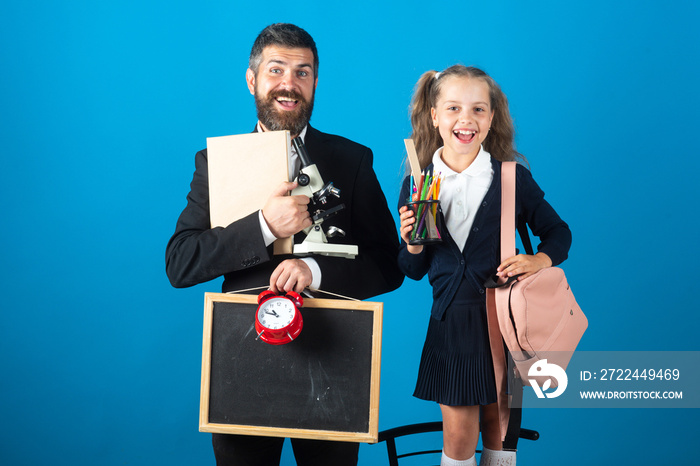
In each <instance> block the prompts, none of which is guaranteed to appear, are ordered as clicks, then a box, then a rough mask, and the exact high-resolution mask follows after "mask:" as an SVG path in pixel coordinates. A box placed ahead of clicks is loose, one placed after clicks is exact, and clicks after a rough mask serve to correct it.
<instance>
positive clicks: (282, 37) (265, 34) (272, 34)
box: [248, 23, 318, 78]
mask: <svg viewBox="0 0 700 466" xmlns="http://www.w3.org/2000/svg"><path fill="white" fill-rule="evenodd" d="M271 45H276V46H278V47H284V48H301V49H311V52H313V54H314V77H316V78H318V50H316V42H314V40H313V38H312V37H311V35H309V33H308V32H306V31H304V30H303V29H302V28H300V27H299V26H295V25H293V24H289V23H276V24H271V25H269V26H268V27H266V28H265V29H263V30H262V31H261V32H260V34H258V37H257V38H256V39H255V42H254V43H253V48H252V50H251V51H250V59H249V61H248V67H249V68H250V69H251V70H253V72H254V73H255V74H258V67H259V66H260V61H261V60H262V52H263V49H264V48H265V47H269V46H271Z"/></svg>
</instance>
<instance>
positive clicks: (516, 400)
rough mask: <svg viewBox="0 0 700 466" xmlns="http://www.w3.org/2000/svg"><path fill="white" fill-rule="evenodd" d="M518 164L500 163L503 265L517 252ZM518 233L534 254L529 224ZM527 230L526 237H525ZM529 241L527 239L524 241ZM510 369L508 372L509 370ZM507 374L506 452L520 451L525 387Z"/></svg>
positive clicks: (504, 362)
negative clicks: (516, 198)
mask: <svg viewBox="0 0 700 466" xmlns="http://www.w3.org/2000/svg"><path fill="white" fill-rule="evenodd" d="M516 165H517V163H516V162H503V163H502V164H501V262H503V261H504V260H506V259H508V258H509V257H512V256H514V255H515V253H516V248H515V170H516ZM518 227H519V228H518V231H519V232H520V237H521V239H522V241H523V245H524V246H525V249H526V250H529V251H528V253H531V251H532V244H531V243H530V236H529V235H528V233H527V225H525V224H522V225H518ZM523 231H524V234H523ZM525 238H527V239H525ZM495 327H496V329H497V330H498V337H500V338H498V342H499V343H500V345H503V337H502V336H501V334H500V328H499V327H498V321H496V325H495ZM494 334H495V332H494ZM504 359H505V360H504V361H503V364H506V365H508V360H510V354H505V358H504ZM506 370H507V369H506ZM510 375H511V374H510V373H508V374H507V384H508V390H509V393H510V396H511V405H513V406H517V407H515V408H510V413H509V414H510V415H509V417H508V427H507V429H506V433H505V437H504V440H503V448H504V449H505V450H512V451H515V450H517V447H518V438H519V437H520V423H521V419H522V408H521V407H520V406H522V398H523V386H522V381H521V380H520V379H515V378H514V377H511V376H510Z"/></svg>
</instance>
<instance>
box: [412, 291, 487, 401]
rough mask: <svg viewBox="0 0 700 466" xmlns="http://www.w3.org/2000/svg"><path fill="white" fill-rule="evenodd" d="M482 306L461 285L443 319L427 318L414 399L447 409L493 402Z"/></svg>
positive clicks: (485, 326)
mask: <svg viewBox="0 0 700 466" xmlns="http://www.w3.org/2000/svg"><path fill="white" fill-rule="evenodd" d="M485 304H486V303H485V300H483V299H481V300H479V299H478V298H477V299H475V298H474V295H473V293H471V292H468V290H467V287H466V286H464V282H462V284H461V285H460V287H459V289H458V290H457V294H456V295H455V297H454V300H453V301H452V303H451V304H450V305H449V307H448V308H447V309H446V310H445V315H444V318H443V319H442V320H438V319H435V318H430V323H429V324H428V333H427V336H426V338H425V344H424V345H423V353H422V355H421V360H420V366H419V369H418V381H417V383H416V390H415V392H414V394H413V395H414V396H416V397H418V398H420V399H423V400H429V401H436V402H438V403H440V404H443V405H448V406H473V405H486V404H490V403H495V402H496V383H495V377H494V372H493V362H492V360H491V349H490V347H489V336H488V327H487V324H486V306H485Z"/></svg>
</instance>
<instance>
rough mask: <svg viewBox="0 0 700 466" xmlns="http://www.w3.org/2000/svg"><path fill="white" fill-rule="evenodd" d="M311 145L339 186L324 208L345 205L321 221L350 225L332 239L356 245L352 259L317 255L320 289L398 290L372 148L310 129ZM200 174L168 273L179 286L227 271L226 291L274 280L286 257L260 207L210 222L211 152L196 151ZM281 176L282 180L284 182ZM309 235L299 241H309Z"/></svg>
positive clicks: (393, 240)
mask: <svg viewBox="0 0 700 466" xmlns="http://www.w3.org/2000/svg"><path fill="white" fill-rule="evenodd" d="M305 145H306V148H307V150H308V153H309V157H310V158H311V161H312V162H313V163H315V164H316V166H317V167H318V170H319V172H320V174H321V176H322V177H323V180H324V181H325V182H330V181H332V182H333V184H334V186H336V187H337V188H339V189H340V191H341V193H340V199H335V198H333V199H331V200H329V202H328V204H326V205H325V206H324V209H328V208H331V207H333V206H334V205H336V204H340V203H342V204H345V208H344V209H343V210H341V211H340V212H339V213H338V214H337V215H335V216H333V217H330V218H329V219H327V220H325V221H324V223H323V227H324V229H326V230H327V228H328V227H329V226H331V225H335V226H337V227H338V228H341V229H342V230H344V231H345V233H346V236H345V238H342V239H338V238H329V242H344V243H348V244H357V245H358V249H359V253H358V255H357V257H355V258H354V259H345V258H339V257H328V256H322V255H314V256H313V257H314V259H315V260H316V261H317V262H318V264H319V266H320V268H321V274H322V279H321V289H322V290H324V291H330V292H332V293H338V294H342V295H344V296H350V297H353V298H358V299H366V298H369V297H372V296H376V295H378V294H381V293H386V292H389V291H391V290H394V289H396V288H398V287H399V286H400V285H401V283H402V281H403V274H402V273H401V272H400V271H399V269H398V266H397V255H398V245H399V240H398V236H397V234H396V227H395V225H394V220H393V218H392V216H391V213H390V211H389V208H388V206H387V202H386V198H385V197H384V193H383V192H382V190H381V188H380V186H379V181H378V180H377V177H376V174H375V173H374V170H373V168H372V159H373V157H372V151H371V150H370V149H369V148H367V147H365V146H362V145H360V144H357V143H355V142H352V141H350V140H348V139H345V138H342V137H340V136H334V135H330V134H325V133H322V132H320V131H318V130H316V129H314V128H312V127H310V126H309V127H308V130H307V133H306V138H305ZM195 166H196V169H195V173H194V176H193V179H192V183H191V184H190V193H189V194H188V196H187V206H186V207H185V210H184V211H183V212H182V214H181V215H180V218H179V219H178V221H177V226H176V228H175V233H174V234H173V236H172V238H170V241H169V242H168V246H167V249H166V272H167V274H168V278H169V279H170V282H171V283H172V285H173V286H175V287H187V286H192V285H196V284H198V283H203V282H206V281H209V280H212V279H214V278H217V277H219V276H221V275H223V276H224V283H223V291H236V290H242V289H247V288H252V287H260V286H266V285H268V284H269V281H270V275H271V274H272V272H273V271H274V269H275V268H276V267H277V265H278V264H279V263H280V262H281V261H283V260H284V259H288V258H290V257H295V256H287V255H276V256H275V255H273V254H272V246H269V247H266V246H265V244H264V242H263V237H262V232H261V230H260V224H259V221H258V213H257V212H255V213H253V214H251V215H249V216H247V217H245V218H242V219H240V220H237V221H235V222H233V223H232V224H230V225H229V226H227V227H225V228H222V227H217V228H211V223H210V218H209V184H208V172H207V151H206V149H205V150H202V151H200V152H198V153H197V155H196V156H195ZM282 181H283V180H280V182H282ZM304 237H305V235H304V234H303V233H300V234H297V235H296V236H295V242H300V241H302V240H303V239H304Z"/></svg>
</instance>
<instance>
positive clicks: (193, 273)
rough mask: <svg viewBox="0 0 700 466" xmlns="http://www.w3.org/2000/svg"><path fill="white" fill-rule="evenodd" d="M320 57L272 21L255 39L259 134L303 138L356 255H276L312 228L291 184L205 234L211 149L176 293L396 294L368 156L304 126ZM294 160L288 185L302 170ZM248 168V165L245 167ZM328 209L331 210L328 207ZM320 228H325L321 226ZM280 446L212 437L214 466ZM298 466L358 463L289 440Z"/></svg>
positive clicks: (346, 453)
mask: <svg viewBox="0 0 700 466" xmlns="http://www.w3.org/2000/svg"><path fill="white" fill-rule="evenodd" d="M318 65H319V60H318V52H317V50H316V44H315V42H314V40H313V39H312V38H311V36H310V35H309V34H308V33H307V32H306V31H304V30H303V29H301V28H299V27H297V26H294V25H292V24H283V23H279V24H273V25H270V26H268V27H266V28H265V29H264V30H263V31H262V32H261V33H260V34H259V35H258V37H257V39H256V40H255V43H254V44H253V48H252V50H251V53H250V60H249V68H248V70H247V72H246V81H247V83H248V88H249V89H250V92H251V94H253V95H254V97H255V105H256V107H257V112H258V122H257V125H256V128H255V130H256V131H278V130H288V131H289V132H290V134H291V136H292V138H301V139H302V140H303V141H304V143H305V146H306V148H307V150H308V153H309V156H310V158H311V159H312V162H313V163H315V164H316V166H317V168H318V170H319V173H321V175H322V176H323V178H324V180H326V181H333V183H334V185H335V186H337V187H338V188H339V189H341V191H342V203H343V204H345V208H344V209H342V210H340V211H339V213H338V214H337V215H335V216H333V217H332V219H329V220H328V221H327V222H328V223H332V224H333V225H334V226H336V227H338V228H340V229H342V230H343V231H345V233H346V236H345V238H344V242H346V243H348V244H356V245H358V250H359V252H358V255H357V256H356V257H355V258H354V259H351V260H348V259H345V258H342V257H329V256H323V255H311V256H309V257H303V258H297V257H294V256H291V255H273V253H272V243H273V242H274V241H275V239H277V238H287V237H289V236H294V240H295V242H297V243H298V242H300V241H302V240H303V239H304V237H305V235H304V234H303V233H301V234H298V233H299V232H301V231H302V230H303V229H304V228H306V227H308V226H310V225H311V224H312V221H311V216H310V213H309V202H310V199H309V198H308V197H307V196H304V195H295V196H290V195H288V194H289V192H290V191H291V190H293V189H294V188H295V187H296V186H297V184H296V182H289V181H286V180H280V184H279V186H278V188H277V189H276V190H275V191H274V192H272V193H270V196H269V197H268V198H267V200H266V202H265V204H264V206H263V208H262V209H261V210H259V211H258V212H255V213H253V214H251V215H249V216H247V217H245V218H242V219H240V220H237V221H235V222H233V223H231V224H230V225H228V226H227V227H225V228H222V227H217V228H211V226H210V219H209V185H208V172H207V151H206V149H205V150H202V151H200V152H198V153H197V154H196V156H195V173H194V176H193V179H192V183H191V184H190V193H189V194H188V196H187V206H186V207H185V209H184V211H183V212H182V214H181V215H180V217H179V219H178V221H177V225H176V228H175V233H174V234H173V236H172V238H171V239H170V241H169V242H168V246H167V249H166V273H167V275H168V278H169V279H170V282H171V284H172V285H173V286H175V287H178V288H179V287H188V286H193V285H196V284H199V283H203V282H206V281H209V280H212V279H215V278H217V277H220V276H222V275H223V277H224V282H223V285H222V291H223V292H227V291H237V290H244V289H249V288H255V287H261V286H262V287H265V286H269V288H270V289H271V290H273V291H275V292H287V291H292V290H293V291H296V292H302V291H303V290H305V289H311V290H322V291H328V292H331V293H336V294H341V295H344V296H350V297H353V298H357V299H367V298H370V297H372V296H376V295H379V294H382V293H387V292H389V291H391V290H394V289H396V288H398V287H399V286H400V285H401V283H402V281H403V275H402V274H401V273H400V272H399V270H398V267H397V254H398V244H399V242H398V236H397V234H396V228H395V224H394V220H393V218H392V216H391V213H390V211H389V209H388V207H387V202H386V198H385V196H384V194H383V193H382V190H381V188H380V186H379V182H378V180H377V177H376V174H375V173H374V170H373V168H372V159H373V155H372V151H371V150H370V149H369V148H367V147H365V146H362V145H360V144H357V143H355V142H352V141H350V140H348V139H345V138H343V137H340V136H335V135H331V134H326V133H322V132H320V131H318V130H316V129H314V128H312V127H311V126H310V125H309V120H310V118H311V113H312V110H313V104H314V96H315V92H316V85H317V84H318ZM297 159H298V157H297V155H296V153H294V151H293V153H292V154H291V158H290V163H289V167H290V174H289V175H290V178H289V179H292V180H293V179H295V178H296V175H297V174H298V171H299V167H300V164H299V161H298V160H297ZM241 168H242V169H245V167H241ZM326 207H327V208H331V207H333V203H332V202H329V204H328V205H327V206H326ZM324 223H325V222H324ZM283 441H284V439H281V438H272V437H250V436H241V435H228V434H214V435H213V445H214V453H215V456H216V461H217V465H220V466H221V465H261V466H262V465H264V466H269V465H275V464H279V460H280V455H281V450H282V443H283ZM292 447H293V449H294V455H295V457H296V459H297V464H299V465H334V466H335V465H340V466H343V465H356V464H357V457H358V444H357V443H349V442H334V441H318V440H305V439H292Z"/></svg>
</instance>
